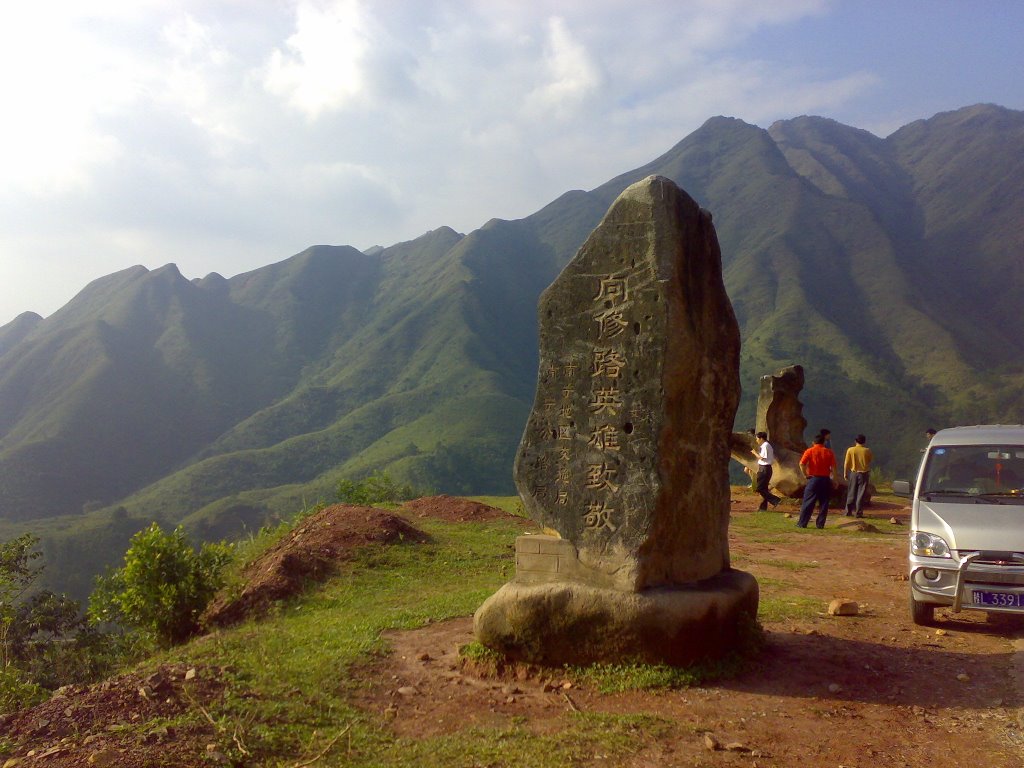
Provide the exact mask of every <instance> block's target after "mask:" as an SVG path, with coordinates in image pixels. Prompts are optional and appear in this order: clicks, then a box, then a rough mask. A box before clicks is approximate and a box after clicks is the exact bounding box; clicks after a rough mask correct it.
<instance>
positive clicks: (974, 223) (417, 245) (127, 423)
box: [0, 105, 1024, 581]
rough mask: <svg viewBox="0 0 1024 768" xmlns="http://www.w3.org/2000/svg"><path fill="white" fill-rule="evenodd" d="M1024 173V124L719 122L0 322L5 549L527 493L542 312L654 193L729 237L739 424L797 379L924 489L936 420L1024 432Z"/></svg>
mask: <svg viewBox="0 0 1024 768" xmlns="http://www.w3.org/2000/svg"><path fill="white" fill-rule="evenodd" d="M1022 166H1024V113H1021V112H1016V111H1012V110H1007V109H1003V108H1000V107H996V106H991V105H980V106H974V107H968V108H965V109H961V110H958V111H956V112H950V113H944V114H940V115H937V116H935V117H933V118H931V119H928V120H922V121H918V122H915V123H912V124H910V125H907V126H905V127H904V128H902V129H900V130H899V131H897V132H896V133H894V134H892V135H891V136H889V137H887V138H884V139H883V138H879V137H877V136H874V135H872V134H870V133H868V132H866V131H863V130H860V129H857V128H853V127H849V126H845V125H842V124H839V123H836V122H834V121H832V120H826V119H822V118H815V117H799V118H795V119H792V120H786V121H781V122H778V123H776V124H774V125H772V126H771V127H770V128H769V129H767V130H765V129H762V128H759V127H757V126H753V125H749V124H747V123H745V122H743V121H741V120H737V119H733V118H724V117H716V118H712V119H710V120H708V121H707V123H705V124H704V125H703V126H702V127H701V128H700V129H698V130H697V131H695V132H694V133H692V134H690V135H689V136H687V137H686V138H685V139H683V140H682V141H681V142H680V143H679V144H677V145H676V146H675V147H673V148H672V149H671V150H669V151H668V152H666V153H665V154H664V155H662V156H661V157H659V158H657V159H655V160H653V161H652V162H650V163H649V164H647V165H646V166H644V167H642V168H638V169H636V170H634V171H630V172H629V173H625V174H623V175H621V176H619V177H617V178H615V179H612V180H611V181H609V182H607V183H606V184H604V185H602V186H600V187H598V188H596V189H594V190H591V191H589V192H584V191H572V192H567V193H566V194H564V195H563V196H561V197H560V198H558V199H557V200H555V201H553V202H552V203H550V204H549V205H547V206H546V207H544V208H543V209H541V210H540V211H538V212H537V213H535V214H533V215H531V216H529V217H526V218H524V219H521V220H517V221H501V220H492V221H490V222H488V223H487V224H485V225H484V226H483V227H482V228H480V229H479V230H476V231H474V232H472V233H470V234H468V235H465V236H464V235H461V234H459V233H456V232H454V231H452V230H451V229H449V228H446V227H441V228H439V229H436V230H434V231H432V232H428V233H426V234H425V235H423V236H422V237H420V238H418V239H416V240H413V241H410V242H406V243H400V244H397V245H394V246H391V247H388V248H383V249H373V250H372V251H369V252H367V253H361V252H359V251H357V250H355V249H353V248H350V247H347V246H315V247H312V248H309V249H308V250H306V251H304V252H302V253H300V254H298V255H295V256H293V257H291V258H289V259H286V260H285V261H282V262H280V263H277V264H272V265H270V266H267V267H264V268H262V269H258V270H255V271H253V272H250V273H247V274H243V275H238V276H236V277H232V278H230V279H225V278H224V277H221V276H220V275H217V274H211V275H208V276H206V277H204V278H202V279H194V280H190V279H187V278H186V277H184V276H182V275H181V274H180V273H179V271H178V270H177V268H176V267H175V266H174V265H167V266H165V267H162V268H160V269H157V270H152V271H150V270H147V269H145V268H143V267H134V268H132V269H128V270H125V271H123V272H119V273H117V274H114V275H109V276H106V277H103V278H100V279H98V280H96V281H94V282H93V283H91V284H90V285H89V286H87V287H86V288H85V289H84V290H83V291H82V292H81V293H80V294H79V295H78V296H77V297H75V299H74V300H72V301H71V302H70V303H69V304H68V305H67V306H65V307H64V308H63V309H61V310H60V311H59V312H57V313H55V314H54V315H52V316H51V317H48V318H45V319H43V318H40V317H38V316H36V315H32V314H30V313H26V314H25V315H22V316H20V317H19V318H17V319H16V320H15V321H14V322H12V323H10V324H8V325H6V326H4V327H0V521H6V522H3V523H0V535H2V534H7V533H12V534H13V533H14V532H17V531H19V530H23V529H24V528H25V527H26V526H27V527H28V528H30V529H34V530H39V531H41V532H42V534H43V536H44V544H45V545H46V548H47V551H48V555H49V559H50V561H51V563H53V562H54V560H55V557H54V555H55V554H56V553H61V554H62V557H63V559H64V561H66V562H67V563H68V565H67V566H65V567H62V566H60V565H57V566H56V569H57V572H59V571H61V570H64V569H67V570H70V569H72V568H74V567H77V565H75V564H77V563H78V562H79V561H80V559H81V558H79V557H77V556H76V554H75V553H76V552H80V551H82V550H83V547H85V548H88V549H89V550H90V551H92V552H93V553H95V552H99V553H101V554H100V555H99V556H98V558H97V559H98V560H100V561H102V560H103V559H104V557H106V554H107V553H109V552H113V553H115V554H119V553H120V552H122V551H123V549H124V542H125V541H126V538H127V535H128V534H129V533H130V532H131V531H132V530H135V529H137V528H139V527H141V526H142V525H143V524H144V523H145V522H148V521H149V520H153V519H157V520H160V521H162V522H164V523H166V524H176V523H178V522H185V523H186V524H187V525H188V526H190V527H191V528H192V529H193V531H195V532H197V533H199V534H200V535H203V536H206V537H219V536H225V535H234V534H236V533H237V532H238V531H240V530H241V529H242V528H243V527H245V526H248V527H250V528H252V527H256V526H258V525H260V524H261V523H262V522H263V521H265V520H266V519H268V518H270V517H273V516H274V515H280V514H287V513H289V512H290V511H293V510H294V509H296V508H297V507H299V506H301V505H302V504H303V503H313V502H315V501H316V500H317V499H318V498H328V499H329V498H330V497H331V494H332V493H333V488H334V486H335V484H336V483H337V481H338V479H339V478H341V477H359V476H363V475H366V474H368V473H369V472H371V471H373V470H384V471H386V472H388V473H389V474H390V475H391V476H392V477H394V478H395V479H397V480H399V481H401V482H409V483H412V484H414V485H417V486H419V487H422V488H430V489H433V490H436V491H442V492H450V493H458V494H474V493H476V494H482V493H511V492H512V491H513V487H512V480H511V465H512V456H513V453H514V450H515V447H516V445H517V444H518V440H519V437H520V432H521V429H522V425H523V424H524V422H525V418H526V415H527V412H528V409H529V407H530V403H531V402H532V397H533V387H534V382H535V378H536V360H537V350H536V318H535V312H536V302H537V297H538V295H539V294H540V292H541V290H542V289H543V288H544V287H545V286H547V285H548V284H549V283H550V282H551V280H552V279H554V277H555V275H556V274H557V273H558V271H559V270H560V269H561V267H562V266H563V265H564V264H565V263H566V262H567V261H568V260H569V259H570V258H571V257H572V255H573V254H574V253H575V251H576V249H577V248H578V247H579V245H580V244H581V243H582V242H583V240H584V239H585V237H586V236H587V234H588V233H589V232H590V230H591V229H593V227H594V226H595V225H596V224H597V222H598V221H599V220H600V218H601V216H602V215H603V214H604V212H605V210H606V209H607V207H608V206H609V205H610V203H611V202H612V200H614V198H615V197H616V196H617V195H618V193H619V192H620V191H621V190H622V189H623V188H625V187H626V186H627V185H628V184H630V183H632V182H633V181H636V180H638V179H640V178H643V177H644V176H647V175H649V174H660V175H664V176H667V177H669V178H671V179H673V180H674V181H675V182H677V183H678V184H679V185H680V186H682V187H683V188H684V189H685V190H686V191H687V192H689V194H690V195H691V196H693V197H694V198H695V199H696V200H697V201H698V202H699V203H700V205H701V206H703V207H704V208H706V209H708V210H710V211H711V212H712V214H713V216H714V222H715V226H716V228H717V231H718V235H719V239H720V241H721V246H722V253H723V259H724V266H725V279H726V287H727V289H728V291H729V294H730V297H731V299H732V302H733V304H734V307H735V310H736V314H737V317H738V319H739V322H740V326H741V331H742V337H743V352H742V375H743V385H744V400H743V403H742V405H741V409H740V414H739V419H738V421H739V423H738V424H737V426H738V427H740V428H746V427H748V426H751V425H752V424H751V422H752V419H753V413H754V398H755V397H756V392H757V380H758V377H759V376H761V375H763V374H765V373H769V372H772V371H774V370H776V369H778V368H780V367H782V366H785V365H789V364H792V363H800V364H801V365H803V366H804V368H805V370H806V373H807V383H806V388H805V390H804V396H803V400H804V403H805V415H806V416H807V418H808V421H809V427H810V428H811V429H817V428H819V427H821V426H828V427H830V428H831V429H832V430H833V434H834V437H835V439H836V442H837V443H838V444H839V445H840V446H842V445H843V443H844V441H845V440H846V439H847V438H848V437H849V436H851V435H852V434H854V433H855V432H865V433H867V434H868V436H869V444H870V445H871V447H872V448H873V449H874V451H875V454H876V456H877V457H878V460H879V463H880V465H881V467H882V468H883V470H885V471H887V472H890V473H894V472H907V471H908V470H909V469H910V468H911V466H912V464H913V462H914V461H915V460H916V458H917V456H918V453H917V448H918V445H919V443H920V436H921V432H922V431H923V429H924V428H925V427H927V426H935V427H941V426H945V425H950V424H955V423H969V422H970V423H973V422H999V421H1002V422H1020V421H1024V362H1022V361H1024V354H1022V353H1024V316H1022V315H1021V314H1020V313H1019V312H1018V311H1017V308H1016V302H1017V300H1018V297H1020V296H1021V295H1024V241H1022V239H1021V232H1024V167H1022ZM141 257H142V255H140V258H141ZM83 537H84V538H83ZM83 542H87V543H86V544H83ZM65 576H66V574H65ZM54 578H55V579H56V580H58V581H60V580H61V579H63V578H64V576H59V575H58V576H54Z"/></svg>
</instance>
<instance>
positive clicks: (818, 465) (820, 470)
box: [796, 434, 836, 528]
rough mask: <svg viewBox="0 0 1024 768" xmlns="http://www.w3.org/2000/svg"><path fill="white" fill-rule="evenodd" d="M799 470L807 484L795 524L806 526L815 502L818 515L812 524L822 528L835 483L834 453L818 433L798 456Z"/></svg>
mask: <svg viewBox="0 0 1024 768" xmlns="http://www.w3.org/2000/svg"><path fill="white" fill-rule="evenodd" d="M800 470H801V471H802V472H803V473H804V477H806V478H807V485H806V486H804V499H803V502H802V503H801V504H800V519H799V520H798V521H797V523H796V524H797V526H798V527H799V528H806V527H807V523H809V522H810V520H811V513H812V512H814V507H815V505H816V504H817V505H819V510H818V517H817V519H816V520H815V521H814V524H815V526H817V527H818V528H824V527H825V518H827V517H828V502H829V497H830V496H831V495H832V488H833V487H834V486H835V485H836V480H835V473H836V455H835V454H834V453H832V449H831V448H826V447H825V438H824V437H822V436H821V435H820V434H818V435H815V436H814V444H813V445H811V447H810V448H808V449H807V450H806V451H804V453H803V456H801V457H800Z"/></svg>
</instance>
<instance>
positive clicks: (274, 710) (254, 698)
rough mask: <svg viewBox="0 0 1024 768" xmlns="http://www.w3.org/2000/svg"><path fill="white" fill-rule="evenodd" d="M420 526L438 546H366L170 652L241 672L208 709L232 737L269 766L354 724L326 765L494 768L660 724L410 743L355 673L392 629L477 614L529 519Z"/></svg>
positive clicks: (612, 749)
mask: <svg viewBox="0 0 1024 768" xmlns="http://www.w3.org/2000/svg"><path fill="white" fill-rule="evenodd" d="M420 524H421V527H422V528H423V529H425V531H426V532H427V533H428V534H429V535H430V537H431V540H430V542H429V543H426V544H412V543H410V544H403V545H396V546H390V547H373V548H369V549H366V550H363V551H361V552H360V553H359V554H358V555H357V557H356V558H355V560H354V561H352V562H351V563H350V564H349V566H348V567H347V568H346V571H345V573H344V574H343V575H342V576H341V577H339V578H336V579H334V580H332V581H330V582H329V583H327V584H326V585H324V586H323V587H322V588H320V589H318V590H316V591H314V592H312V593H310V594H308V595H306V596H305V597H304V598H302V599H297V600H294V601H292V602H291V603H289V604H287V605H285V606H283V607H281V608H280V609H279V610H278V611H277V612H276V613H275V614H274V615H272V616H271V617H269V618H268V619H266V620H265V621H263V622H260V623H258V624H257V623H250V624H245V625H242V626H240V627H237V628H235V629H232V630H228V631H224V632H221V633H218V634H216V635H212V636H209V637H206V638H201V639H199V640H197V641H194V642H193V643H192V644H190V645H189V646H186V647H184V648H181V649H178V650H176V651H174V652H172V653H170V654H169V657H170V660H180V661H185V662H188V663H191V664H205V665H213V666H216V667H222V668H225V669H228V670H230V671H229V672H228V673H227V674H228V675H229V677H230V682H231V686H230V691H231V693H230V695H228V696H227V697H226V698H225V699H224V700H223V701H220V702H217V703H215V704H212V705H210V706H209V707H208V711H209V714H210V716H211V717H212V719H213V720H214V721H216V722H217V723H219V724H221V725H222V727H223V728H224V729H225V732H227V733H233V732H235V731H236V730H237V731H238V732H240V733H241V734H243V735H242V736H241V737H240V739H241V741H242V743H243V744H244V745H245V748H246V749H247V750H248V751H250V752H252V753H253V754H254V755H259V756H261V759H262V760H264V761H265V763H264V764H267V765H275V764H278V763H275V762H274V761H275V760H278V759H283V758H282V756H285V755H287V756H289V758H290V759H292V761H293V762H294V760H295V757H296V756H301V755H303V754H308V753H309V752H312V753H313V754H316V753H317V752H319V751H320V750H321V749H323V748H324V747H325V746H326V744H327V742H328V741H329V738H333V736H334V735H337V734H338V733H340V732H341V731H342V730H345V729H347V730H345V735H344V742H345V747H344V749H343V750H338V751H330V752H328V754H327V755H326V756H325V758H324V760H323V761H322V762H321V763H320V764H322V765H396V766H401V765H416V764H419V765H442V764H444V765H467V766H470V765H474V764H484V765H487V764H492V763H491V761H492V760H493V759H494V755H496V754H497V752H495V751H494V750H496V749H499V748H501V749H502V750H506V751H503V752H502V754H504V755H506V756H505V758H504V760H505V761H506V762H501V763H498V764H503V765H545V766H546V765H557V764H564V763H565V761H575V760H578V759H580V757H581V756H582V755H592V754H595V753H606V754H609V755H610V756H614V755H619V754H623V753H624V750H627V749H636V748H637V747H638V745H639V744H640V743H642V742H643V741H644V740H646V739H648V738H649V737H650V733H647V735H646V736H645V735H644V734H643V733H641V732H640V731H645V730H646V729H647V728H648V725H649V721H648V720H646V719H644V718H639V719H636V720H630V719H629V718H625V719H621V720H614V719H613V720H610V721H600V722H599V721H597V720H594V719H592V718H590V719H588V718H577V719H575V721H574V723H573V725H572V726H571V727H570V728H569V731H568V732H567V733H564V734H561V735H560V736H558V737H557V738H555V737H552V743H551V744H547V745H546V747H545V750H542V751H543V752H545V753H550V754H545V756H544V757H543V758H541V757H540V753H539V752H538V751H537V748H536V746H534V747H532V748H531V747H530V744H531V743H536V740H537V738H538V737H535V736H531V735H530V734H529V733H528V732H527V731H526V730H524V729H522V728H511V729H505V730H500V729H499V730H493V731H492V730H476V731H466V732H460V733H458V734H456V735H454V736H449V737H445V738H441V739H434V740H429V741H427V742H423V741H402V740H396V739H394V738H393V737H392V736H390V735H389V733H388V732H386V731H384V730H382V729H381V728H380V727H379V726H378V725H377V724H376V723H375V722H371V721H369V720H367V719H366V717H365V716H364V715H363V714H362V713H360V712H358V711H357V710H355V709H354V708H353V707H352V706H351V705H350V704H349V703H348V694H349V693H351V691H352V686H353V685H354V683H353V682H352V680H351V677H350V675H349V671H350V670H352V668H353V667H354V666H355V665H358V664H361V663H364V662H366V661H367V660H368V659H370V658H372V657H373V656H374V655H375V654H380V653H383V652H385V651H386V646H385V642H384V641H383V640H382V639H381V634H382V633H383V632H385V631H387V630H394V629H410V628H414V627H418V626H421V625H423V624H425V623H427V622H429V621H440V620H444V619H448V618H453V617H456V616H466V615H468V614H471V613H472V612H473V611H474V610H475V609H476V608H477V607H478V606H479V605H480V604H481V603H482V602H483V601H484V599H486V598H487V597H488V596H489V595H490V594H492V593H493V592H494V591H496V590H497V589H498V587H499V586H500V585H501V584H503V583H504V582H505V581H507V580H508V579H509V578H510V577H511V575H512V567H513V566H512V558H511V550H510V549H509V544H510V542H511V541H512V540H513V539H514V537H515V536H516V535H517V534H518V533H519V531H520V528H519V526H517V525H514V524H512V523H509V522H507V521H496V522H492V523H486V524H481V523H466V524H459V525H453V524H446V523H439V522H432V521H420ZM453 573H457V574H458V575H459V578H457V579H453V578H451V574H453ZM650 722H653V721H650ZM637 723H639V724H640V725H639V726H638V725H637ZM620 726H621V727H620ZM637 728H639V731H637V732H636V733H634V731H636V730H637ZM545 738H548V737H545ZM617 745H618V746H617ZM508 750H510V751H508ZM516 755H518V757H513V756H516ZM237 756H239V755H236V757H237ZM460 756H461V757H460ZM281 764H283V763H281Z"/></svg>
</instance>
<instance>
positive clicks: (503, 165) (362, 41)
mask: <svg viewBox="0 0 1024 768" xmlns="http://www.w3.org/2000/svg"><path fill="white" fill-rule="evenodd" d="M1022 39H1024V3H1022V2H1019V1H1018V0H984V1H980V2H979V1H977V0H974V1H972V2H966V1H964V2H953V1H952V0H772V2H764V0H559V1H558V2H548V1H547V0H297V1H296V0H175V1H174V2H166V1H165V0H89V2H82V0H70V1H67V2H66V1H64V0H35V1H34V2H31V3H28V2H20V3H19V2H7V3H3V4H2V6H0V107H2V119H0V174H2V179H3V183H2V184H0V326H2V325H3V324H5V323H7V322H9V321H10V320H13V319H14V318H15V317H16V316H17V315H19V314H20V313H22V312H25V311H33V312H36V313H38V314H40V315H43V316H44V317H45V316H47V315H50V314H52V313H53V312H55V311H56V310H58V309H59V308H60V307H62V306H63V305H64V304H66V303H67V302H68V301H70V300H71V299H72V297H73V296H74V295H75V294H77V293H78V292H79V291H80V290H81V289H82V288H84V287H85V286H86V285H87V284H88V283H89V282H90V281H92V280H94V279H97V278H99V277H102V276H105V275H108V274H111V273H113V272H117V271H120V270H122V269H126V268H128V267H131V266H134V265H137V264H141V265H143V266H145V267H147V268H149V269H156V268H158V267H160V266H163V265H164V264H168V263H174V264H176V265H177V266H178V268H179V269H180V271H181V272H182V274H183V275H185V277H187V278H201V277H204V276H206V275H207V274H209V273H211V272H217V273H220V274H221V275H223V276H225V277H232V276H234V275H237V274H241V273H244V272H248V271H250V270H253V269H258V268H260V267H263V266H266V265H268V264H272V263H274V262H278V261H282V260H284V259H286V258H288V257H290V256H292V255H294V254H296V253H298V252H300V251H302V250H304V249H305V248H307V247H309V246H311V245H319V244H328V245H352V246H355V247H356V248H359V249H360V250H365V249H367V248H370V247H371V246H374V245H383V246H388V245H392V244H394V243H398V242H403V241H406V240H411V239H414V238H416V237H419V236H420V235H422V234H423V233H425V232H427V231H429V230H432V229H436V228H438V227H441V226H450V227H452V228H454V229H456V230H457V231H460V232H466V233H468V232H471V231H472V230H474V229H477V228H479V227H480V226H482V225H483V224H484V223H485V222H486V221H488V220H489V219H491V218H502V219H517V218H522V217H524V216H528V215H529V214H531V213H533V212H534V211H536V210H538V209H540V208H542V207H543V206H544V205H546V204H547V203H549V202H550V201H551V200H553V199H555V198H556V197H558V196H559V195H560V194H562V193H563V192H566V191H568V190H570V189H592V188H593V187H596V186H598V185H600V184H601V183H603V182H605V181H607V180H608V179H610V178H611V177H613V176H615V175H618V174H619V173H623V172H625V171H629V170H632V169H633V168H636V167H638V166H640V165H643V164H645V163H646V162H648V161H650V160H652V159H654V158H655V157H657V156H658V155H660V154H662V153H663V152H665V151H667V150H668V149H669V148H671V147H672V146H673V145H674V144H676V143H677V142H678V141H680V140H681V139H683V138H685V137H686V136H687V135H688V134H689V133H691V132H693V131H694V130H696V129H697V128H698V127H700V125H701V124H703V123H704V121H705V120H707V119H708V118H709V117H713V116H715V115H727V116H730V117H737V118H740V119H741V120H744V121H746V122H748V123H751V124H753V125H758V126H761V127H764V128H767V127H768V126H770V125H771V123H772V122H774V121H775V120H779V119H786V118H791V117H796V116H799V115H804V114H809V115H820V116H824V117H830V118H833V119H836V120H838V121H840V122H842V123H845V124H847V125H851V126H855V127H858V128H863V129H866V130H869V131H871V132H872V133H875V134H876V135H878V136H882V137H884V136H886V135H888V134H890V133H891V132H893V131H894V130H896V129H897V128H899V127H900V126H902V125H905V124H906V123H909V122H912V121H914V120H918V119H923V118H928V117H931V116H932V115H934V114H936V113H938V112H944V111H949V110H954V109H958V108H960V107H964V106H968V105H971V104H976V103H981V102H988V103H995V104H1000V105H1002V106H1004V107H1009V108H1011V109H1017V110H1021V109H1024V45H1021V40H1022Z"/></svg>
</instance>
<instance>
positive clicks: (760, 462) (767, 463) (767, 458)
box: [750, 432, 782, 512]
mask: <svg viewBox="0 0 1024 768" xmlns="http://www.w3.org/2000/svg"><path fill="white" fill-rule="evenodd" d="M754 440H756V441H757V448H754V449H752V450H751V451H750V452H751V453H752V454H754V455H755V456H757V476H756V477H755V479H754V490H755V491H757V492H758V493H759V494H761V505H760V506H759V507H758V508H757V509H758V511H760V512H764V511H765V510H766V509H768V505H769V504H771V505H772V506H773V507H777V506H778V505H779V502H780V501H782V499H780V498H779V497H778V496H776V495H775V494H773V493H772V492H771V491H769V490H768V483H770V482H771V479H772V463H773V462H774V461H775V449H774V448H772V444H771V443H769V442H768V433H767V432H758V433H757V434H756V435H754Z"/></svg>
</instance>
